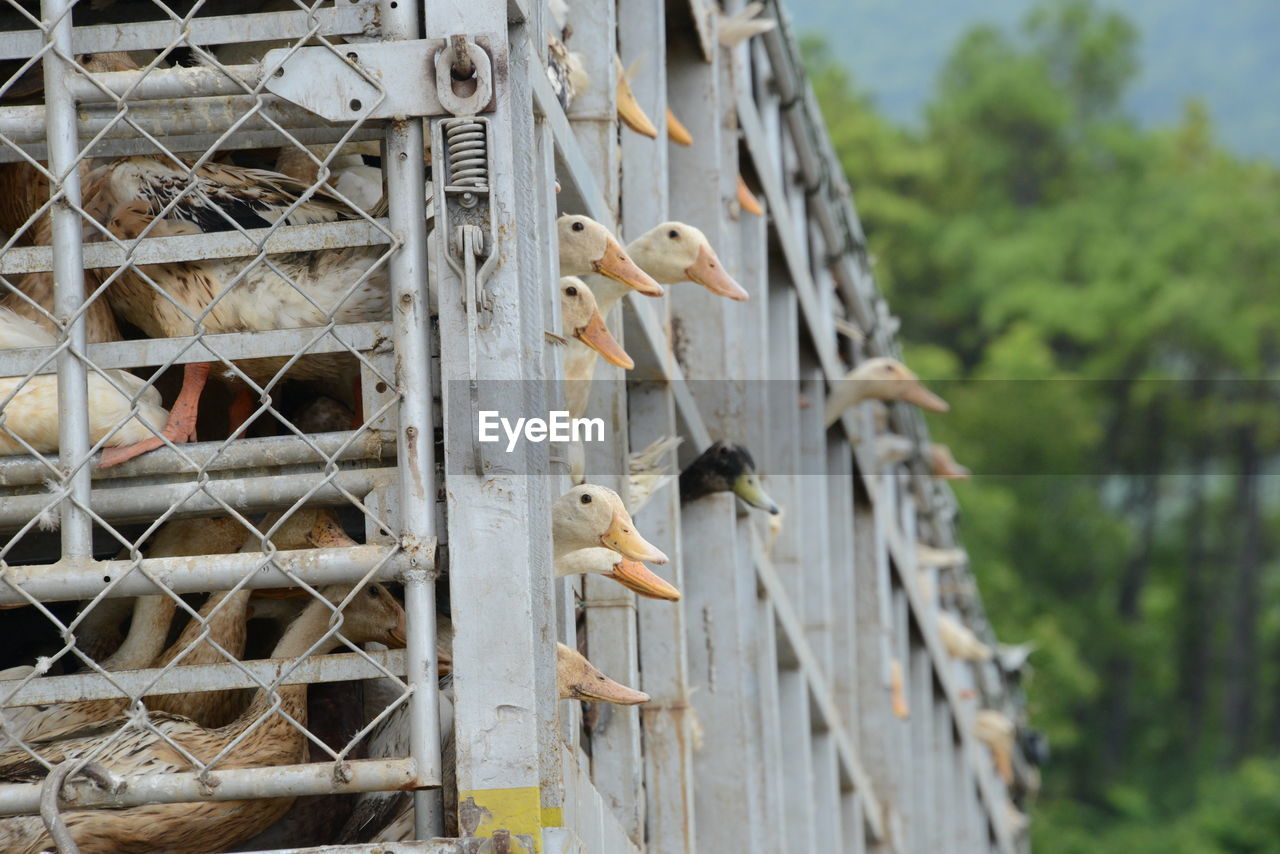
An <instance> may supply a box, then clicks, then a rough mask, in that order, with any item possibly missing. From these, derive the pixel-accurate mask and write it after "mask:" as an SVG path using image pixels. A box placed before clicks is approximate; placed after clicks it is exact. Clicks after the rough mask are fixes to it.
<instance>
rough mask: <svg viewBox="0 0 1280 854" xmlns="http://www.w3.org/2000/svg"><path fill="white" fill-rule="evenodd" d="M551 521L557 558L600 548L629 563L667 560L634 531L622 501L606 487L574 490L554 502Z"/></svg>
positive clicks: (587, 484)
mask: <svg viewBox="0 0 1280 854" xmlns="http://www.w3.org/2000/svg"><path fill="white" fill-rule="evenodd" d="M551 520H552V538H553V539H554V541H555V553H556V556H557V557H562V556H564V555H567V554H568V553H569V552H573V551H577V550H578V549H590V548H596V547H599V546H603V547H604V548H607V549H613V550H614V551H615V552H617V553H619V554H621V555H622V556H623V557H627V558H630V559H632V560H641V561H648V562H650V563H657V564H663V563H666V562H667V556H666V555H665V554H663V553H662V552H661V551H660V550H659V549H658V548H656V547H655V546H653V545H651V544H649V543H648V542H646V541H645V539H644V537H642V536H640V534H639V532H637V531H636V525H635V522H633V521H631V514H630V513H628V512H627V508H626V506H625V505H623V503H622V499H621V498H619V497H618V493H616V492H614V491H613V490H612V489H609V488H608V487H607V486H598V485H596V484H591V483H584V484H582V485H581V486H575V487H574V488H573V489H571V490H569V491H568V492H566V493H565V494H564V495H562V496H560V498H559V499H558V500H557V501H556V503H555V506H554V507H552V509H551Z"/></svg>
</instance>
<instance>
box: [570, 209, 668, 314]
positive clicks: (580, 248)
mask: <svg viewBox="0 0 1280 854" xmlns="http://www.w3.org/2000/svg"><path fill="white" fill-rule="evenodd" d="M556 234H557V236H558V239H559V244H560V273H561V275H564V276H586V275H589V274H591V273H599V274H600V275H602V276H607V277H608V278H610V279H613V280H614V281H615V282H621V283H622V284H624V285H626V286H627V287H629V288H632V289H633V290H637V291H639V292H640V293H642V294H644V295H645V296H650V297H660V296H662V294H663V290H662V286H661V285H659V284H658V283H657V282H655V281H654V280H653V279H652V278H651V277H650V276H649V274H648V273H646V272H645V271H644V270H642V269H640V268H639V267H638V266H637V265H636V262H635V261H632V260H631V256H630V255H628V254H627V251H626V250H625V249H623V248H622V246H621V245H620V244H619V243H618V241H617V240H616V239H615V238H614V236H613V235H612V234H610V233H609V229H607V228H605V227H604V226H603V225H601V224H600V223H598V222H596V221H595V220H594V219H591V217H586V216H581V215H576V214H565V215H564V216H562V217H560V219H558V220H556Z"/></svg>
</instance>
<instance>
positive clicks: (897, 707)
mask: <svg viewBox="0 0 1280 854" xmlns="http://www.w3.org/2000/svg"><path fill="white" fill-rule="evenodd" d="M889 694H890V697H891V699H892V701H893V716H894V717H895V718H899V719H903V720H905V719H906V718H909V717H911V709H910V708H909V707H908V706H907V691H906V687H905V686H904V685H903V684H902V665H901V664H899V663H898V662H897V661H891V662H889Z"/></svg>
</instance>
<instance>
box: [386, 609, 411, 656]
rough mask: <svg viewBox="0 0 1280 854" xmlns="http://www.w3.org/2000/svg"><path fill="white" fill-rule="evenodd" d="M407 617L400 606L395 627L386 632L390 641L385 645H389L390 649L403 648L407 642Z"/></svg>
mask: <svg viewBox="0 0 1280 854" xmlns="http://www.w3.org/2000/svg"><path fill="white" fill-rule="evenodd" d="M408 619H409V618H408V615H406V614H405V612H404V609H403V608H401V609H400V617H399V619H398V620H397V621H396V627H395V628H394V629H392V630H391V631H390V632H388V634H389V635H390V637H391V641H392V642H391V643H389V644H387V646H389V647H391V648H392V649H404V647H405V645H407V644H408V643H409V622H408Z"/></svg>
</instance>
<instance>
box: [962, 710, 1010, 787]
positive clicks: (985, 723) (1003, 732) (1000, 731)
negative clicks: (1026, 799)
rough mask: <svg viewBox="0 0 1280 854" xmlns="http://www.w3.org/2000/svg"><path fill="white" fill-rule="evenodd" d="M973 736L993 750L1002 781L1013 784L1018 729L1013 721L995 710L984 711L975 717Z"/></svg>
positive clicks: (992, 754) (993, 756)
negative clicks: (1014, 746)
mask: <svg viewBox="0 0 1280 854" xmlns="http://www.w3.org/2000/svg"><path fill="white" fill-rule="evenodd" d="M973 734H974V735H975V736H977V738H978V740H979V741H981V742H982V743H983V744H985V745H986V746H987V747H988V748H990V750H991V756H992V758H993V759H994V760H995V763H996V771H997V772H998V773H999V774H1000V779H1002V780H1004V782H1005V784H1006V785H1008V784H1010V783H1012V782H1013V745H1014V741H1015V739H1016V738H1017V734H1018V728H1017V727H1016V726H1015V725H1014V723H1013V721H1011V720H1009V717H1008V716H1007V715H1005V714H1003V713H1002V712H997V711H996V710H995V709H982V710H981V711H979V712H978V713H977V714H976V715H974V716H973Z"/></svg>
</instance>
